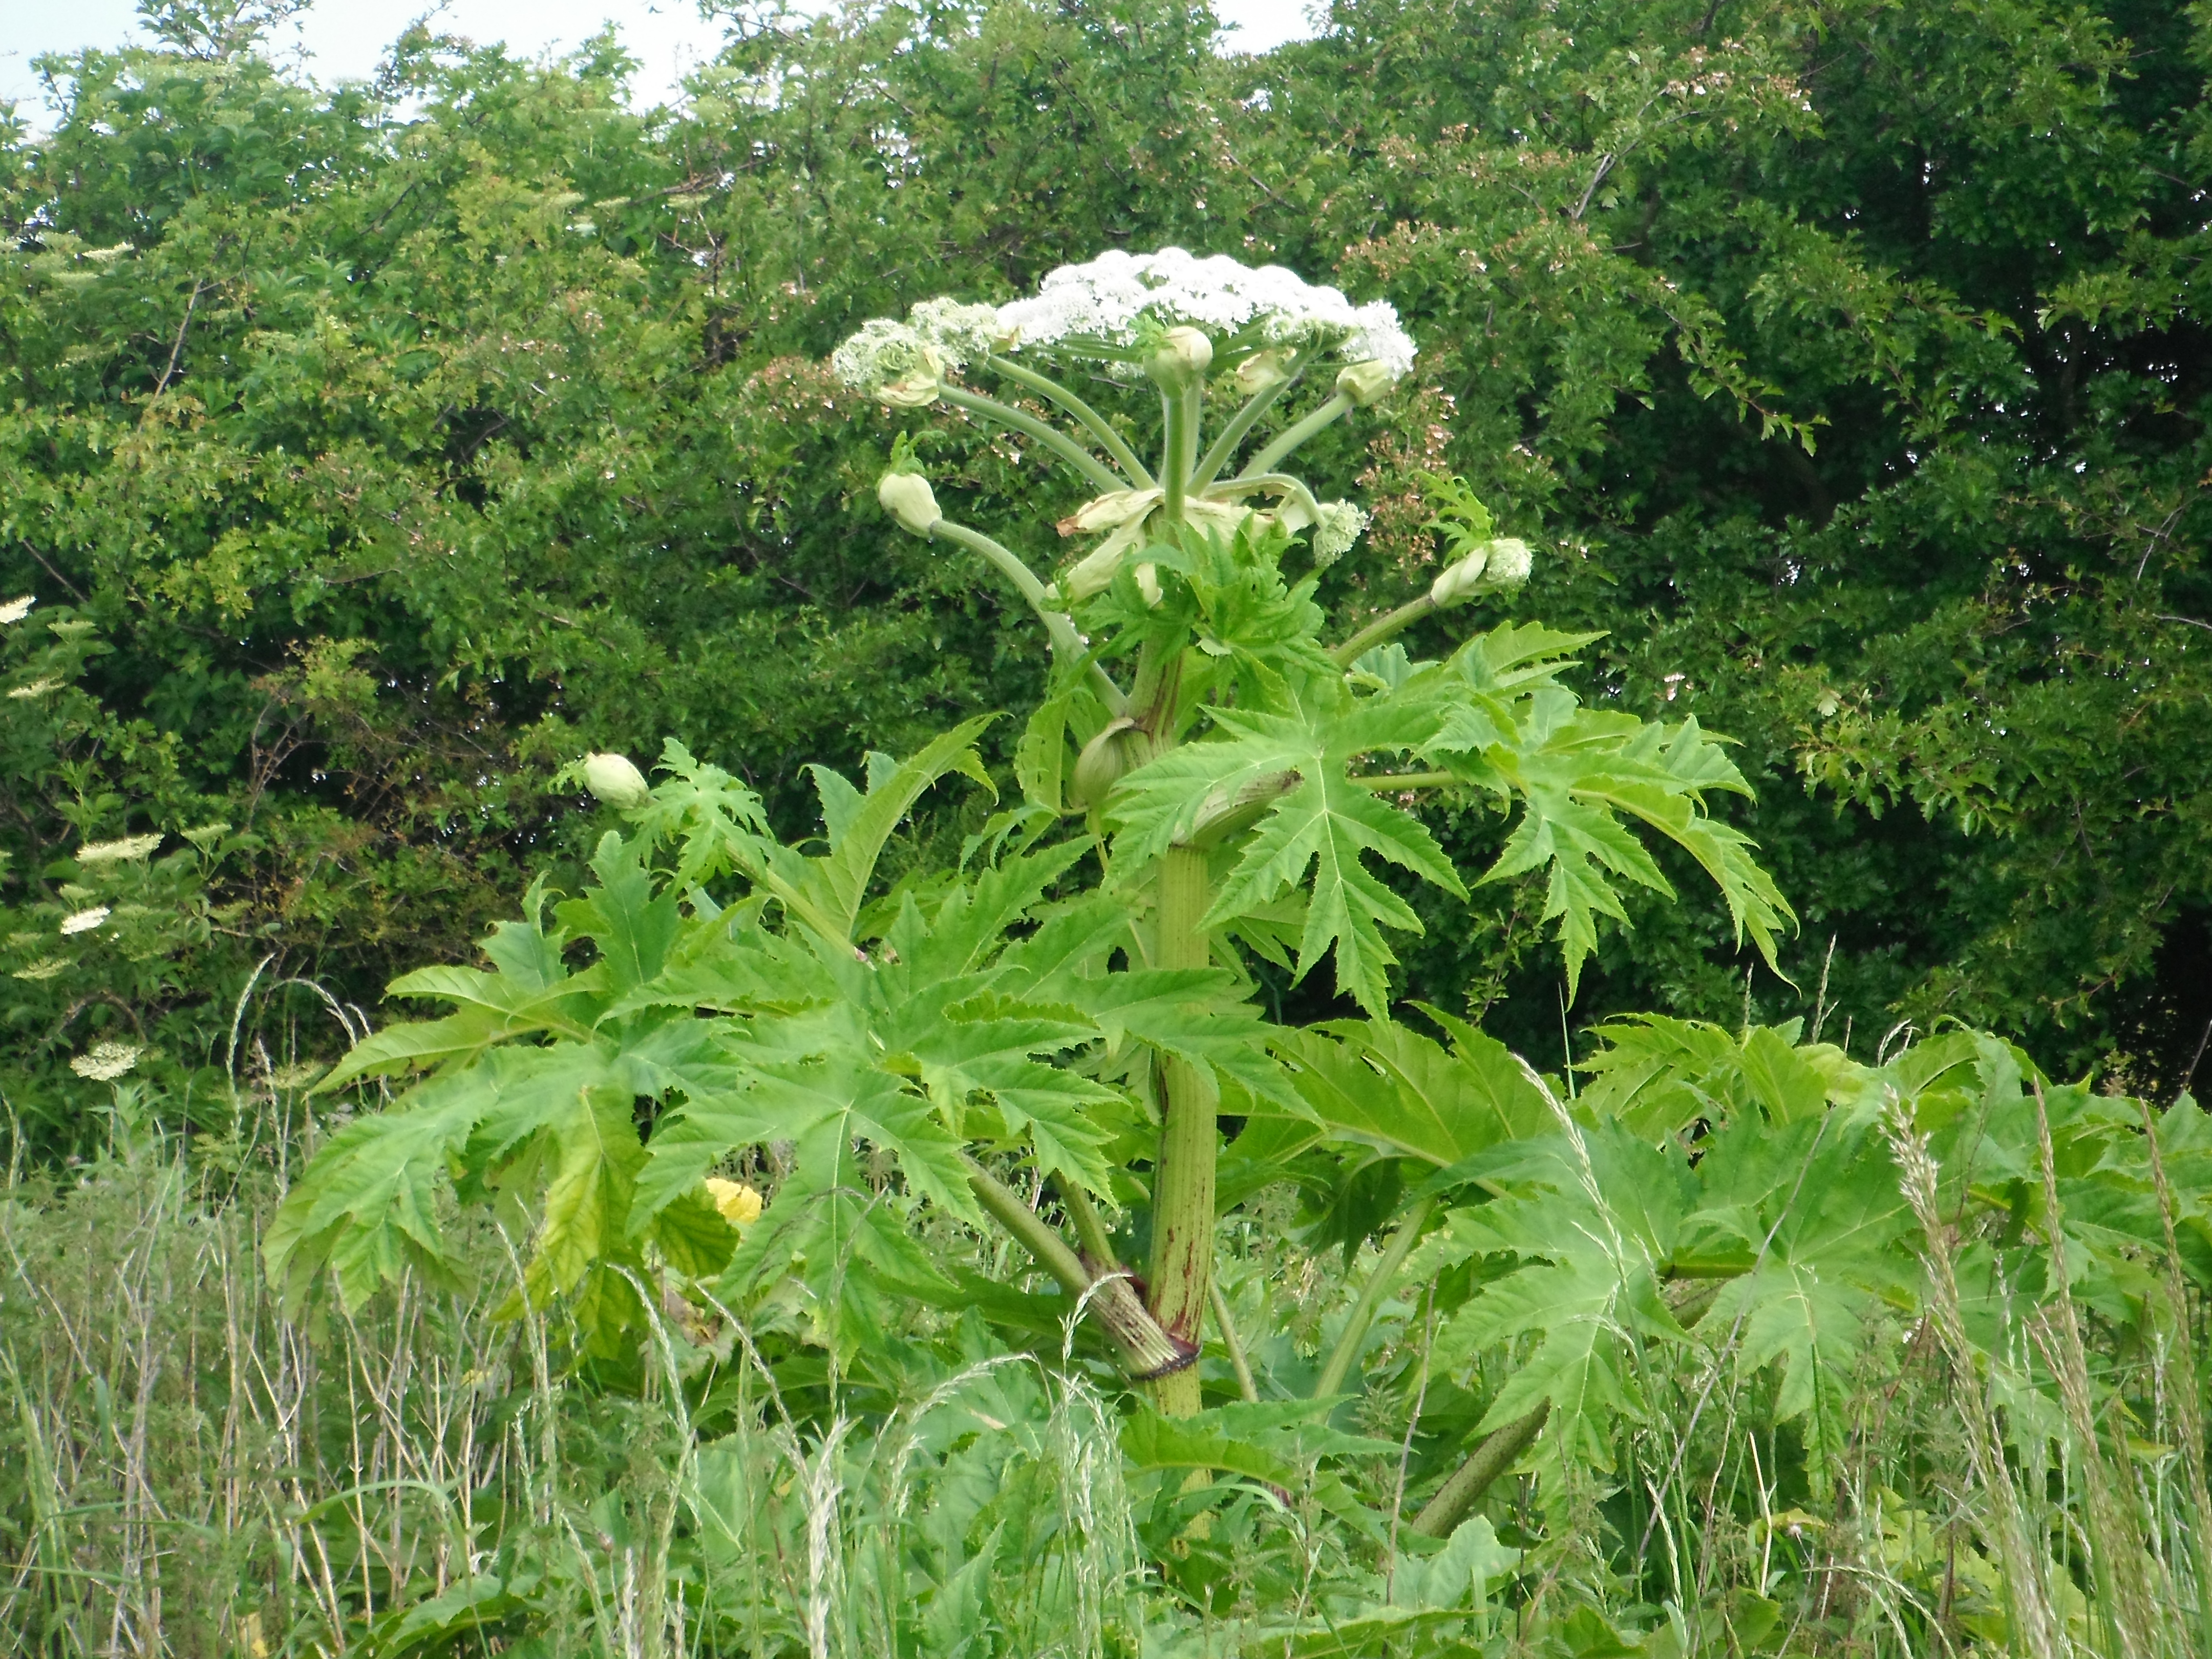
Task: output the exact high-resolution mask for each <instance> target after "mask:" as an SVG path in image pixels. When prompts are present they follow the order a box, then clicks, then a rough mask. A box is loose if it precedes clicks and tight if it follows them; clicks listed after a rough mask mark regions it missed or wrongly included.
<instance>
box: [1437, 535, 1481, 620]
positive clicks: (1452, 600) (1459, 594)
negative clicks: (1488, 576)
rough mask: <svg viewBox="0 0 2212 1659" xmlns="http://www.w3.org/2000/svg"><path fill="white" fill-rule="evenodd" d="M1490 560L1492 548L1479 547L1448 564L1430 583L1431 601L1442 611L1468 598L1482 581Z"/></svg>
mask: <svg viewBox="0 0 2212 1659" xmlns="http://www.w3.org/2000/svg"><path fill="white" fill-rule="evenodd" d="M1489 562H1490V550H1489V549H1488V548H1487V547H1478V548H1476V549H1475V550H1474V552H1472V553H1470V554H1468V556H1466V557H1465V558H1463V559H1462V560H1460V561H1459V562H1458V563H1456V564H1452V565H1448V566H1446V567H1445V568H1443V570H1442V571H1440V572H1438V573H1437V579H1436V580H1434V581H1432V582H1431V583H1430V584H1429V603H1430V604H1431V605H1435V606H1436V607H1437V609H1438V610H1439V611H1441V610H1443V608H1444V607H1445V606H1446V605H1457V604H1458V603H1459V602H1460V601H1461V600H1462V599H1466V598H1468V596H1469V595H1470V594H1472V593H1473V592H1474V591H1475V589H1476V587H1477V586H1479V585H1480V583H1481V580H1482V571H1483V567H1484V566H1485V565H1486V564H1488V563H1489Z"/></svg>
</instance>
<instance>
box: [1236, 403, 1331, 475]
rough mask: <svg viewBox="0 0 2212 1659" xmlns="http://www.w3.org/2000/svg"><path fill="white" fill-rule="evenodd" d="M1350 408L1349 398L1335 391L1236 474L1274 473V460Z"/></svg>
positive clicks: (1281, 457)
mask: <svg viewBox="0 0 2212 1659" xmlns="http://www.w3.org/2000/svg"><path fill="white" fill-rule="evenodd" d="M1351 408H1352V399H1351V398H1347V397H1346V396H1345V395H1344V394H1343V393H1342V392H1338V393H1336V394H1335V395H1334V397H1332V398H1329V400H1328V402H1327V403H1325V404H1322V406H1321V407H1320V408H1319V409H1316V410H1314V412H1313V413H1312V414H1310V415H1309V416H1306V417H1305V419H1304V420H1303V421H1300V422H1298V423H1297V425H1296V426H1294V427H1291V428H1289V429H1287V430H1286V431H1285V432H1284V433H1283V434H1282V435H1280V436H1279V437H1278V438H1277V439H1276V440H1275V441H1274V442H1273V443H1271V444H1269V445H1268V446H1267V447H1266V448H1265V449H1263V450H1261V452H1260V453H1258V454H1257V455H1255V456H1254V457H1253V458H1252V459H1250V460H1249V461H1247V462H1246V463H1245V464H1244V470H1243V471H1242V472H1240V473H1238V474H1237V477H1240V478H1249V477H1255V475H1257V474H1259V473H1261V472H1273V471H1274V470H1275V465H1276V463H1277V462H1279V461H1280V460H1281V459H1283V457H1284V456H1285V455H1287V454H1289V453H1291V451H1292V450H1294V449H1296V448H1297V447H1298V446H1299V445H1300V444H1302V443H1304V441H1306V440H1307V439H1309V438H1310V437H1312V436H1313V435H1314V434H1315V433H1316V432H1319V431H1322V429H1323V428H1327V427H1328V426H1330V425H1331V424H1333V423H1334V422H1337V421H1340V420H1342V419H1343V418H1344V416H1346V414H1347V413H1348V412H1349V411H1350V410H1351Z"/></svg>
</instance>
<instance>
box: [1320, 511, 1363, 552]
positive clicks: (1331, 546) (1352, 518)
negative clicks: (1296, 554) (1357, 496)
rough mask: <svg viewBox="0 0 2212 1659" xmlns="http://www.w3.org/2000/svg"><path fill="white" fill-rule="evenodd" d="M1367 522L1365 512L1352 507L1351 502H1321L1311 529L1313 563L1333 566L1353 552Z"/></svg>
mask: <svg viewBox="0 0 2212 1659" xmlns="http://www.w3.org/2000/svg"><path fill="white" fill-rule="evenodd" d="M1367 520H1368V514H1367V511H1366V509H1365V508H1364V507H1354V506H1353V505H1352V503H1351V502H1350V501H1323V502H1322V504H1321V520H1320V522H1318V523H1317V524H1316V525H1315V526H1314V532H1313V557H1314V562H1315V563H1316V564H1317V565H1330V564H1334V563H1335V562H1337V561H1338V560H1339V559H1340V558H1342V557H1343V556H1345V555H1346V554H1347V553H1349V552H1350V551H1352V544H1353V543H1354V542H1356V541H1358V539H1359V537H1360V532H1363V531H1364V530H1365V529H1366V528H1367Z"/></svg>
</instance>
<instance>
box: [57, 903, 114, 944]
mask: <svg viewBox="0 0 2212 1659" xmlns="http://www.w3.org/2000/svg"><path fill="white" fill-rule="evenodd" d="M107 917H108V908H107V907H106V905H104V904H95V905H94V906H93V907H92V908H90V909H89V910H78V911H76V912H74V913H73V914H71V915H66V916H64V917H63V918H62V937H63V938H64V939H67V938H69V937H70V934H72V933H90V932H91V931H92V930H93V929H94V928H95V927H99V926H100V923H101V922H103V921H106V920H107Z"/></svg>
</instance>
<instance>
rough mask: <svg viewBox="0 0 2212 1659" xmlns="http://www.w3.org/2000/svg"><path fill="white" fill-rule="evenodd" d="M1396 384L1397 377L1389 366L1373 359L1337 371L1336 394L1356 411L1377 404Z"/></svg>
mask: <svg viewBox="0 0 2212 1659" xmlns="http://www.w3.org/2000/svg"><path fill="white" fill-rule="evenodd" d="M1397 384H1398V376H1397V374H1395V372H1394V371H1393V370H1392V368H1391V367H1390V365H1389V364H1388V363H1385V362H1376V361H1375V360H1373V359H1370V360H1369V361H1368V362H1364V363H1349V364H1346V366H1345V367H1344V368H1340V369H1339V370H1338V371H1337V375H1336V389H1337V391H1338V392H1339V393H1340V394H1341V395H1342V396H1343V397H1344V398H1346V399H1347V400H1348V401H1350V402H1351V404H1352V405H1353V407H1355V408H1358V409H1365V408H1366V407H1367V406H1368V405H1369V404H1374V403H1379V402H1380V401H1381V400H1382V399H1383V398H1386V397H1388V396H1389V392H1390V388H1391V387H1392V386H1395V385H1397Z"/></svg>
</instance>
